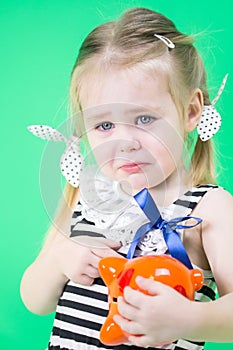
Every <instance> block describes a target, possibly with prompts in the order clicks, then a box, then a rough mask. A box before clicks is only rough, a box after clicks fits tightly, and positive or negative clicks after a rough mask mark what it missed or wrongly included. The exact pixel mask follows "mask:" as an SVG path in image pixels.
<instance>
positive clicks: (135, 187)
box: [117, 174, 154, 195]
mask: <svg viewBox="0 0 233 350" xmlns="http://www.w3.org/2000/svg"><path fill="white" fill-rule="evenodd" d="M117 181H118V182H119V184H120V187H121V189H122V190H123V191H124V192H125V193H127V194H129V195H135V194H136V193H138V192H140V191H141V190H143V189H144V188H151V187H153V186H154V185H152V184H150V183H149V182H148V179H147V178H146V177H145V175H144V174H131V175H130V176H129V177H127V178H125V179H117Z"/></svg>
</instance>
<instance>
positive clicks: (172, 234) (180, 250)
mask: <svg viewBox="0 0 233 350" xmlns="http://www.w3.org/2000/svg"><path fill="white" fill-rule="evenodd" d="M134 198H135V200H136V202H137V203H138V205H139V206H140V208H141V209H142V210H143V212H144V213H145V215H146V216H147V217H148V219H149V220H150V221H149V222H148V223H146V224H144V225H142V226H141V227H139V229H138V230H137V232H136V234H135V236H134V239H133V241H132V243H131V246H130V248H129V251H128V253H127V258H128V259H131V258H132V257H133V255H134V252H135V249H136V246H137V244H138V242H139V241H140V239H141V238H142V237H143V236H144V235H145V234H146V233H147V232H149V231H151V230H155V229H160V230H161V231H162V233H163V237H164V240H165V242H166V244H167V247H168V250H169V252H170V254H171V256H172V257H174V258H176V259H177V260H179V261H181V262H182V263H183V264H184V265H186V266H187V267H188V268H189V269H192V268H193V267H192V264H191V262H190V259H189V257H188V254H187V252H186V250H185V247H184V245H183V243H182V240H181V238H180V235H179V233H178V232H177V231H176V230H179V229H185V228H192V227H195V226H197V225H199V224H200V223H201V222H202V220H201V219H200V218H197V217H194V216H184V217H177V218H174V219H171V220H169V221H166V220H163V218H162V217H161V215H160V212H159V210H158V208H157V206H156V204H155V202H154V201H153V199H152V197H151V195H150V193H149V192H148V190H147V189H146V188H144V189H143V190H142V191H140V192H139V193H137V194H136V195H135V196H134ZM188 219H194V220H196V223H195V224H193V225H181V224H179V223H181V222H183V221H186V220H188Z"/></svg>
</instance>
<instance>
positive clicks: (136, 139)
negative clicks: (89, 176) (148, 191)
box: [80, 69, 183, 191]
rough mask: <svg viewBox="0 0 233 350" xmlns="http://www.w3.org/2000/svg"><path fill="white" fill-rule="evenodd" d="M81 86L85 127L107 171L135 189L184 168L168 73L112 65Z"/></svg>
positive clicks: (105, 172) (181, 142)
mask: <svg viewBox="0 0 233 350" xmlns="http://www.w3.org/2000/svg"><path fill="white" fill-rule="evenodd" d="M96 86H98V89H97V88H96V87H95V82H94V81H93V85H91V84H90V85H89V86H88V89H87V88H86V89H85V94H84V91H81V94H80V100H81V104H82V109H83V115H84V124H85V130H86V132H87V136H88V140H89V143H90V146H91V148H92V151H93V154H94V156H95V159H96V161H97V163H98V165H99V167H100V169H101V171H102V172H104V174H106V175H107V176H108V177H110V178H112V179H114V180H117V181H119V182H121V181H126V182H127V183H128V184H129V185H130V187H131V188H132V189H133V190H134V191H138V190H140V189H142V188H145V187H146V188H152V187H155V186H158V185H159V184H161V183H163V182H164V181H166V180H167V179H168V178H169V177H171V176H172V175H173V174H177V170H179V169H180V167H182V149H183V137H182V133H183V132H182V128H181V124H180V118H179V115H178V112H177V109H176V106H175V103H174V101H173V99H172V97H171V94H170V92H169V86H168V80H167V77H166V75H165V73H162V72H158V74H157V75H156V77H150V76H149V75H147V74H145V73H144V72H142V71H137V72H135V71H133V70H129V69H128V70H126V69H118V70H113V69H112V70H109V71H108V72H106V74H104V76H101V81H100V82H98V84H97V85H96Z"/></svg>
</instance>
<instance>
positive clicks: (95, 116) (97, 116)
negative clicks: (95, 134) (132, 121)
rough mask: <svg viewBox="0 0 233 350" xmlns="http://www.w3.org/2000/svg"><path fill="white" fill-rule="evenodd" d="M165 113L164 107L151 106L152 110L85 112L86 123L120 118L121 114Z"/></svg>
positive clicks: (121, 109)
mask: <svg viewBox="0 0 233 350" xmlns="http://www.w3.org/2000/svg"><path fill="white" fill-rule="evenodd" d="M162 112H163V108H162V106H153V107H152V106H151V107H150V108H146V107H136V108H129V109H127V110H125V108H117V107H116V109H113V110H107V111H103V112H99V113H98V112H93V113H92V112H83V115H84V119H85V120H86V121H91V122H95V121H98V120H102V119H105V118H109V117H111V118H112V117H114V118H115V116H116V115H117V116H119V113H124V115H126V116H128V115H131V114H152V115H158V116H160V115H161V114H162Z"/></svg>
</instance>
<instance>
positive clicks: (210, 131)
mask: <svg viewBox="0 0 233 350" xmlns="http://www.w3.org/2000/svg"><path fill="white" fill-rule="evenodd" d="M227 78H228V74H226V75H225V77H224V78H223V81H222V83H221V86H220V88H219V90H218V93H217V95H216V97H215V98H214V99H213V101H212V103H211V104H210V105H208V106H204V107H203V110H202V115H201V120H200V122H199V124H198V125H197V132H198V135H199V137H200V139H201V140H202V141H207V140H209V139H210V138H211V137H212V136H213V135H214V134H216V132H218V130H219V128H220V126H221V124H222V118H221V116H220V114H219V113H218V112H217V111H216V109H215V107H214V105H215V103H216V102H217V101H218V99H219V97H220V96H221V94H222V92H223V89H224V87H225V85H226V81H227Z"/></svg>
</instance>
